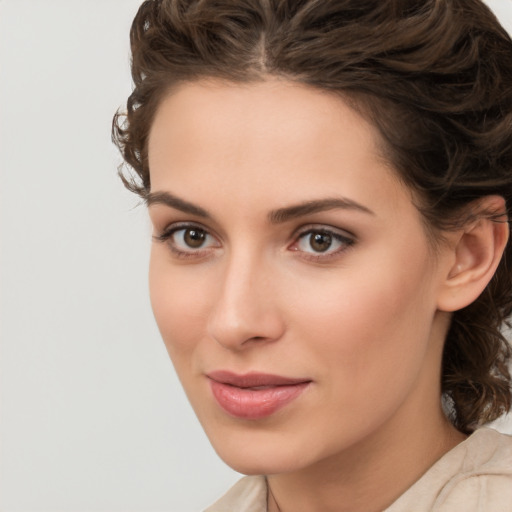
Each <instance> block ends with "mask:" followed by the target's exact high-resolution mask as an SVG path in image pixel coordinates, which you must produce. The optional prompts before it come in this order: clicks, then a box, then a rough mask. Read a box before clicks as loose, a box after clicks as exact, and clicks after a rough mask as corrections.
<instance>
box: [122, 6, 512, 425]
mask: <svg viewBox="0 0 512 512" xmlns="http://www.w3.org/2000/svg"><path fill="white" fill-rule="evenodd" d="M130 41H131V51H132V78H133V85H134V88H133V92H132V94H131V95H130V97H129V99H128V101H127V108H126V112H120V111H118V112H117V113H116V115H115V116H114V120H113V126H112V136H113V140H114V142H115V144H116V145H117V146H118V148H119V149H120V151H121V153H122V155H123V157H124V160H125V163H126V164H128V166H129V167H131V168H132V169H133V170H134V171H135V174H133V172H132V173H126V172H123V167H122V166H121V168H120V175H121V178H122V180H123V182H124V184H125V186H126V187H127V188H128V189H129V190H131V191H133V192H135V193H137V194H139V195H140V196H141V197H143V198H144V197H145V196H146V194H147V193H148V192H149V191H150V187H151V181H150V172H149V167H148V154H147V152H148V149H147V147H148V136H149V132H150V129H151V125H152V121H153V118H154V116H155V112H156V110H157V108H158V106H159V104H160V101H161V100H162V98H163V97H164V96H165V95H166V94H168V93H169V91H170V90H171V89H172V88H173V87H175V86H177V85H179V84H180V83H186V82H192V81H196V80H200V79H208V78H214V79H215V78H216V79H221V80H227V81H230V82H239V83H247V82H256V81H262V80H265V79H268V78H269V77H277V78H283V79H286V80H291V81H294V82H297V83H301V84H305V85H308V86H312V87H315V88H318V89H320V90H324V91H325V90H327V91H332V92H334V93H338V94H340V95H341V96H342V97H343V98H345V99H346V100H347V101H348V102H349V104H351V105H352V106H353V107H354V108H355V109H356V110H358V111H359V112H360V113H361V115H363V117H365V118H367V119H368V120H369V121H370V122H371V123H372V124H373V125H374V126H376V127H377V128H378V130H379V132H380V134H381V137H382V140H383V145H384V150H385V155H386V157H387V159H388V160H389V162H390V163H391V165H392V167H393V168H394V170H395V171H396V173H397V175H398V176H399V177H400V179H401V180H402V181H403V182H404V183H405V184H407V185H408V186H409V187H410V188H411V189H412V190H413V191H414V192H415V193H414V197H416V198H417V200H416V202H417V207H418V209H419V210H420V211H421V213H422V214H423V218H424V220H425V224H426V225H427V226H428V227H429V229H430V230H434V232H437V233H438V235H439V234H440V233H442V231H443V230H450V229H457V228H460V227H461V226H463V225H464V224H465V223H466V222H468V221H470V220H474V219H475V216H476V218H478V217H479V216H482V215H485V216H488V217H490V218H491V219H492V220H493V221H496V222H500V221H501V222H506V221H507V219H510V218H512V216H511V213H512V212H511V208H512V172H511V171H512V41H511V39H510V37H509V36H508V34H507V33H506V31H505V30H504V29H503V28H502V27H501V25H500V24H499V23H498V21H497V19H496V18H495V16H494V15H493V14H492V12H491V11H490V10H489V9H488V8H487V7H486V6H485V5H484V4H483V3H482V2H481V1H480V0H387V1H384V0H147V1H145V2H144V3H143V4H142V5H141V7H140V8H139V11H138V13H137V15H136V17H135V19H134V21H133V25H132V28H131V32H130ZM494 194H497V195H499V196H502V197H504V198H505V200H506V205H507V211H506V212H482V211H480V210H478V208H477V207H476V205H478V200H479V199H481V198H483V197H485V196H489V195H494ZM511 313H512V247H511V244H508V246H507V247H506V249H505V253H504V255H503V257H502V260H501V262H500V264H499V267H498V269H497V271H496V273H495V275H494V277H493V278H492V280H491V281H490V283H489V284H488V286H487V287H486V289H485V291H484V292H483V293H482V294H481V295H480V296H479V297H478V299H477V300H476V301H475V302H473V303H472V304H471V305H469V306H467V307H465V308H464V309H461V310H459V311H456V312H455V313H454V314H453V317H452V322H451V326H450V329H449V331H448V334H447V338H446V341H445V348H444V354H443V360H442V372H441V375H442V377H441V390H442V393H443V398H444V402H445V403H448V404H449V406H450V411H451V412H450V419H451V421H452V423H453V424H454V425H455V427H456V428H458V429H459V430H460V431H462V432H465V433H469V432H471V431H472V430H474V429H475V428H476V427H478V426H479V425H482V424H484V423H487V422H489V421H492V420H494V419H496V418H497V417H499V416H500V415H501V414H503V413H504V412H507V411H509V410H510V408H511V375H510V371H509V366H508V365H509V362H510V360H511V357H512V356H511V347H510V345H509V344H508V342H507V340H506V339H505V337H504V336H503V333H502V329H503V328H504V326H508V327H510V325H509V323H508V320H507V319H508V317H509V316H510V315H511Z"/></svg>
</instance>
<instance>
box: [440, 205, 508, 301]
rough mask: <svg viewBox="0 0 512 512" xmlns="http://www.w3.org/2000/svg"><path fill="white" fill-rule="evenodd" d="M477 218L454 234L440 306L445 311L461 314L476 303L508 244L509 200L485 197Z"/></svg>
mask: <svg viewBox="0 0 512 512" xmlns="http://www.w3.org/2000/svg"><path fill="white" fill-rule="evenodd" d="M478 212H483V213H482V214H481V215H479V214H478ZM477 215H478V217H477V218H476V220H474V221H471V222H469V223H468V225H467V226H465V227H464V228H462V229H461V230H460V231H457V232H456V233H454V239H453V240H452V242H453V243H450V244H449V245H450V247H449V249H447V250H448V251H449V252H450V253H451V254H450V255H449V256H450V257H449V258H448V260H447V261H448V262H449V263H448V265H447V267H445V268H448V271H447V273H446V277H445V279H444V281H443V283H442V286H441V290H440V293H439V295H438V303H437V306H438V309H439V310H441V311H457V310H459V309H462V308H464V307H466V306H468V305H469V304H471V303H472V302H474V301H475V300H476V299H477V298H478V296H479V295H480V294H481V293H482V292H483V291H484V289H485V287H486V286H487V285H488V283H489V281H490V280H491V278H492V276H493V275H494V273H495V272H496V269H497V268H498V264H499V262H500V260H501V256H502V255H503V251H504V250H505V246H506V245H507V240H508V236H509V226H508V222H507V215H506V207H505V200H504V199H503V198H502V197H500V196H487V197H485V198H484V199H482V200H481V201H479V202H478V207H477ZM500 215H501V216H500ZM497 217H498V218H497Z"/></svg>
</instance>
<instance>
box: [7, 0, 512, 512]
mask: <svg viewBox="0 0 512 512" xmlns="http://www.w3.org/2000/svg"><path fill="white" fill-rule="evenodd" d="M139 3H141V0H87V1H84V0H2V1H0V170H1V181H0V187H1V188H0V209H1V210H0V219H1V252H0V265H1V274H0V278H1V281H0V290H1V292H0V294H1V295H0V300H1V302H0V315H1V317H0V329H1V331H0V333H1V345H0V371H1V373H0V379H1V381H0V385H1V388H0V390H1V394H0V407H1V411H0V412H1V419H0V435H1V438H0V439H1V445H0V449H1V463H0V510H1V511H2V512H15V511H16V512H28V511H34V512H42V511H48V512H59V511H62V512H71V511H76V512H85V511H91V512H93V511H94V512H99V511H104V512H107V511H108V512H121V511H122V512H128V511H137V512H142V511H144V512H146V511H148V512H149V511H171V512H189V511H190V512H192V511H198V510H201V509H202V508H203V507H205V506H206V505H208V504H209V503H210V502H212V501H213V500H214V499H215V498H216V497H217V496H218V495H219V494H221V493H222V492H223V491H224V490H225V489H227V488H228V487H229V485H230V484H231V483H232V482H234V481H235V480H236V479H237V478H238V476H239V475H238V474H237V473H235V472H233V471H232V470H230V469H229V468H227V467H226V466H225V465H224V464H223V463H222V462H221V461H220V460H219V459H218V458H217V456H216V455H215V453H214V452H213V450H212V448H211V447H210V446H209V443H208V441H207V439H206V438H205V436H204V434H203V432H202V430H201V428H200V426H199V425H198V423H197V421H196V419H195V417H194V415H193V412H192V410H191V408H190V406H189V405H188V403H187V402H186V399H185V398H184V396H183V393H182V391H181V388H180V386H179V383H178V381H177V379H176V377H175V375H174V372H173V370H172V367H171V363H170V361H169V360H168V357H167V353H166V351H165V348H164V346H163V343H162V342H161V340H160V337H159V334H158V332H157V329H156V326H155V325H154V321H153V318H152V314H151V310H150V306H149V300H148V297H147V296H148V291H147V284H146V274H147V260H148V249H149V242H150V231H149V225H148V221H147V219H146V214H145V211H144V208H143V207H140V208H136V207H135V206H136V205H137V200H136V198H135V197H134V196H132V195H131V194H129V193H128V192H126V191H125V190H124V189H123V187H122V186H121V183H120V182H119V180H118V178H117V177H116V170H115V169H116V166H117V165H118V164H119V162H120V157H119V156H118V155H117V153H116V150H115V149H114V148H113V146H112V145H111V143H110V123H111V118H112V114H113V112H114V110H115V109H116V108H117V107H118V106H121V105H122V104H123V102H124V101H125V99H126V97H127V95H128V94H129V90H130V78H129V68H128V63H129V56H128V30H129V26H130V23H131V20H132V18H133V15H134V14H135V11H136V9H137V6H138V5H139ZM489 4H490V5H491V6H492V7H493V8H494V9H495V11H496V12H497V14H498V15H499V16H500V18H501V20H502V22H503V23H504V24H505V25H506V26H507V27H508V29H509V31H512V0H495V1H492V2H491V1H489ZM500 428H501V429H502V430H508V431H511V432H512V420H508V421H503V422H501V425H500Z"/></svg>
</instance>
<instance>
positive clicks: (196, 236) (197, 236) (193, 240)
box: [184, 229, 206, 248]
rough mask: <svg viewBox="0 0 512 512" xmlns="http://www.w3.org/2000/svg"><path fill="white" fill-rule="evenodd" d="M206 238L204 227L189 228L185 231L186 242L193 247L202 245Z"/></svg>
mask: <svg viewBox="0 0 512 512" xmlns="http://www.w3.org/2000/svg"><path fill="white" fill-rule="evenodd" d="M205 238H206V233H205V232H204V231H203V230H202V229H187V230H186V231H185V233H184V240H185V243H186V244H187V245H188V246H189V247H193V248H197V247H201V245H203V243H204V240H205Z"/></svg>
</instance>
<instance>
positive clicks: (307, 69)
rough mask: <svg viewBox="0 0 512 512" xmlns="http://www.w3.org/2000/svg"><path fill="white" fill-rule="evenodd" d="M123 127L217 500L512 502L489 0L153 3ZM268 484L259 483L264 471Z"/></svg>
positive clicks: (510, 112)
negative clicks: (216, 469)
mask: <svg viewBox="0 0 512 512" xmlns="http://www.w3.org/2000/svg"><path fill="white" fill-rule="evenodd" d="M131 44H132V53H133V61H132V74H133V80H134V91H133V93H132V95H131V96H130V98H129V100H128V105H127V114H126V118H124V117H123V116H121V115H120V114H118V115H116V117H115V118H114V126H113V135H114V139H115V141H116V143H117V144H118V146H119V147H120V149H121V151H122V152H123V155H124V158H125V160H126V162H127V163H128V164H129V165H130V166H131V167H132V168H133V169H134V170H135V172H136V175H137V179H135V178H129V177H126V176H125V177H123V180H124V183H125V185H126V186H127V187H128V188H129V189H131V190H132V191H134V192H136V193H138V194H139V195H140V196H141V197H143V198H144V200H145V201H146V203H147V205H148V209H149V215H150V218H151V221H152V224H153V227H154V237H153V238H154V243H153V246H152V253H151V262H150V294H151V301H152V306H153V310H154V314H155V318H156V321H157V323H158V326H159V328H160V331H161V333H162V336H163V339H164V342H165V344H166V346H167V349H168V352H169V354H170V357H171V359H172V361H173V364H174V366H175V368H176V371H177V373H178V375H179V377H180V380H181V382H182V384H183V386H184V389H185V391H186V393H187V395H188V398H189V400H190V402H191V404H192V406H193V407H194V410H195V412H196V414H197V416H198V418H199V420H200V422H201V424H202V426H203V428H204V429H205V431H206V433H207V435H208V437H209V439H210V441H211V442H212V444H213V446H214V448H215V449H216V451H217V452H218V454H219V455H220V457H222V458H223V460H224V461H225V462H226V463H227V464H229V465H230V466H231V467H233V468H234V469H236V470H237V471H240V472H242V473H245V474H247V475H252V476H249V477H246V478H245V479H242V480H241V481H240V482H239V483H238V484H237V485H236V486H235V487H234V488H233V489H232V490H231V491H229V492H228V494H227V495H226V496H224V497H223V498H221V499H220V500H219V501H218V502H217V503H216V504H215V505H213V506H212V507H211V508H209V509H208V510H209V511H210V512H220V511H235V510H236V511H263V510H268V511H271V512H274V511H282V512H285V511H298V510H300V511H323V512H326V511H351V512H355V511H365V512H368V511H381V510H387V511H392V512H398V511H411V510H414V511H427V510H457V511H460V510H464V511H484V510H485V511H486V512H489V511H504V510H512V441H511V440H510V438H509V437H507V436H505V435H502V434H498V433H496V432H494V431H492V430H490V429H485V428H483V429H482V428H479V427H481V426H482V425H483V424H485V423H486V422H488V421H491V420H493V419H495V418H497V417H498V416H500V415H501V414H502V413H504V412H506V411H508V410H509V409H510V405H511V396H510V380H511V379H510V374H509V371H508V367H507V365H508V362H509V360H510V356H511V350H510V347H509V345H508V344H507V342H506V340H505V339H504V338H503V336H502V334H501V333H500V328H501V327H502V326H503V324H504V322H505V321H506V318H507V317H508V316H509V314H510V313H511V297H512V296H511V290H512V286H511V285H512V280H511V277H512V274H511V271H510V269H511V268H512V261H511V258H512V249H511V247H510V244H508V245H507V241H508V237H509V224H508V219H509V218H510V208H511V204H512V174H511V170H512V72H511V71H510V70H511V69H512V42H511V40H510V38H509V37H508V35H507V34H506V32H505V31H504V30H503V29H502V28H501V27H500V25H499V24H498V22H497V21H496V19H495V18H494V16H493V15H492V14H491V13H490V11H489V10H488V9H487V8H486V7H485V6H484V5H483V4H482V3H481V2H480V1H478V0H464V1H462V0H423V1H410V0H402V1H400V0H396V1H385V2H382V1H364V2H362V1H361V0H217V1H212V0H203V1H192V0H149V1H146V2H145V3H144V4H143V5H142V6H141V8H140V10H139V12H138V14H137V16H136V18H135V20H134V23H133V26H132V31H131ZM258 475H260V476H258Z"/></svg>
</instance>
